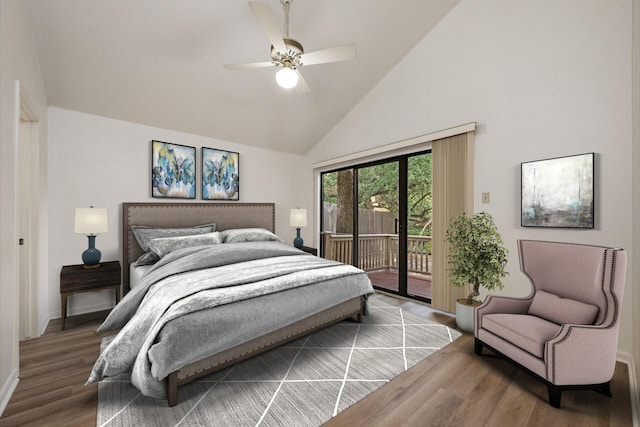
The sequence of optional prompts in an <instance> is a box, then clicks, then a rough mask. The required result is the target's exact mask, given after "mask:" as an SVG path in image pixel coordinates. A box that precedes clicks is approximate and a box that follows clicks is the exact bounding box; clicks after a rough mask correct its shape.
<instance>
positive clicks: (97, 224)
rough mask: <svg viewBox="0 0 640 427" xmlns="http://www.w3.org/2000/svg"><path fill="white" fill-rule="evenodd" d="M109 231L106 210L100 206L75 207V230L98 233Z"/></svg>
mask: <svg viewBox="0 0 640 427" xmlns="http://www.w3.org/2000/svg"><path fill="white" fill-rule="evenodd" d="M107 231H109V225H108V223H107V210H106V209H102V208H76V222H75V232H76V233H78V234H100V233H106V232H107Z"/></svg>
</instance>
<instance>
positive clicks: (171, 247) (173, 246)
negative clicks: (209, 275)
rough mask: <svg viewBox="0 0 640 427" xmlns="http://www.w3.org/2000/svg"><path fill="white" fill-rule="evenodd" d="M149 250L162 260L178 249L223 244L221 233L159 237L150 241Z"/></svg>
mask: <svg viewBox="0 0 640 427" xmlns="http://www.w3.org/2000/svg"><path fill="white" fill-rule="evenodd" d="M148 243H149V248H150V249H151V250H152V251H153V252H154V253H155V254H156V255H158V256H159V257H160V258H162V257H163V256H165V255H166V254H168V253H169V252H173V251H175V250H177V249H182V248H191V247H193V246H203V245H215V244H219V243H222V241H221V240H220V232H218V231H214V232H213V233H207V234H198V235H192V236H178V237H159V238H156V239H151V240H149V242H148Z"/></svg>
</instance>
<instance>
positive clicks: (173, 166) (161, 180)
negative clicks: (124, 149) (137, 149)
mask: <svg viewBox="0 0 640 427" xmlns="http://www.w3.org/2000/svg"><path fill="white" fill-rule="evenodd" d="M151 196H152V197H161V198H174V199H195V198H196V148H195V147H188V146H186V145H180V144H172V143H169V142H162V141H155V140H154V141H151Z"/></svg>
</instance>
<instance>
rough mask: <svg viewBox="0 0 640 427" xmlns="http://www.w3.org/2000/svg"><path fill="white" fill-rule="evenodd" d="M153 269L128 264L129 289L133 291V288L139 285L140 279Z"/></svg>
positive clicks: (133, 263) (147, 266) (149, 266)
mask: <svg viewBox="0 0 640 427" xmlns="http://www.w3.org/2000/svg"><path fill="white" fill-rule="evenodd" d="M151 268H153V264H152V265H140V266H136V263H135V262H132V263H131V264H129V287H130V288H131V289H135V287H136V286H137V285H138V283H140V279H142V276H144V275H145V274H146V273H147V271H149V270H151Z"/></svg>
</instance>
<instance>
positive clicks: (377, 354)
mask: <svg viewBox="0 0 640 427" xmlns="http://www.w3.org/2000/svg"><path fill="white" fill-rule="evenodd" d="M460 335H461V333H460V332H458V331H456V330H454V329H450V328H449V327H447V326H445V325H442V324H440V323H436V322H434V321H431V320H427V319H424V318H422V317H420V316H417V315H415V314H413V313H410V312H408V311H406V310H402V309H401V308H399V307H392V306H389V305H388V304H385V303H384V301H383V300H380V299H378V298H376V296H375V295H373V296H372V297H371V298H369V315H368V316H364V318H363V322H362V323H355V322H352V321H343V322H340V323H337V324H335V325H333V326H330V327H327V328H325V329H322V330H319V331H316V332H314V333H312V334H309V335H307V336H304V337H301V338H299V339H298V340H296V341H292V342H290V343H287V344H284V345H282V346H280V347H277V348H274V349H271V350H269V351H268V352H265V353H262V354H260V355H258V356H255V357H253V358H251V359H248V360H245V361H243V362H240V363H238V364H236V365H233V366H230V367H228V368H226V369H224V370H222V371H219V372H216V373H213V374H211V375H209V376H207V377H203V378H201V379H199V380H196V381H194V382H192V383H190V384H186V385H184V386H181V387H180V388H179V390H178V399H179V403H178V405H177V406H174V407H173V408H170V407H168V406H167V402H166V400H156V399H153V398H149V397H146V396H142V395H141V394H140V392H139V391H138V389H136V388H135V387H134V386H133V385H131V382H130V381H129V377H128V376H127V374H123V375H120V376H117V377H113V378H108V379H105V380H103V381H101V382H100V383H99V386H98V417H97V425H98V426H105V427H107V426H108V427H115V426H145V425H149V426H172V427H173V426H234V427H236V426H252V427H253V426H264V427H267V426H319V425H321V424H323V423H324V422H326V421H328V420H329V419H331V418H332V417H334V416H335V415H336V414H338V413H339V412H341V411H343V410H344V409H346V408H348V407H349V406H351V405H353V404H354V403H356V402H357V401H359V400H361V399H362V398H364V397H365V396H366V395H368V394H369V393H371V392H373V391H374V390H376V389H378V388H379V387H381V386H383V385H384V384H386V383H387V382H389V380H391V379H392V378H394V377H396V376H397V375H399V374H400V373H402V372H404V371H406V370H407V369H409V368H410V367H412V366H413V365H415V364H416V363H418V362H420V361H421V360H423V359H425V358H426V357H428V356H429V355H431V354H433V353H434V352H436V351H437V350H439V349H441V348H442V347H444V346H446V345H447V344H449V343H451V342H453V340H455V339H456V338H458V337H459V336H460Z"/></svg>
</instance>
